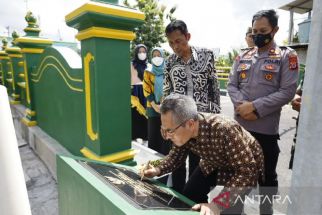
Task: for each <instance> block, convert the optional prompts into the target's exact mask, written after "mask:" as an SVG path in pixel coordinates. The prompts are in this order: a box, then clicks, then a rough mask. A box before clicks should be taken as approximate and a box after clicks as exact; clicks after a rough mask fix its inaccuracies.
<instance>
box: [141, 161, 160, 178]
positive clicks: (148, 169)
mask: <svg viewBox="0 0 322 215" xmlns="http://www.w3.org/2000/svg"><path fill="white" fill-rule="evenodd" d="M139 173H140V175H141V177H142V178H143V177H148V178H152V177H154V176H158V175H160V169H159V168H158V167H154V166H152V165H151V164H149V163H147V164H144V165H142V166H141V167H140V168H139Z"/></svg>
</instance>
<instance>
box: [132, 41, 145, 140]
mask: <svg viewBox="0 0 322 215" xmlns="http://www.w3.org/2000/svg"><path fill="white" fill-rule="evenodd" d="M146 68H147V47H146V46H145V45H143V44H139V45H137V46H136V47H135V50H134V59H133V60H132V62H131V89H132V93H131V106H132V109H131V112H132V140H135V139H138V138H140V139H142V140H146V139H147V116H146V110H145V107H146V99H145V97H144V94H143V87H142V83H143V75H144V71H145V69H146Z"/></svg>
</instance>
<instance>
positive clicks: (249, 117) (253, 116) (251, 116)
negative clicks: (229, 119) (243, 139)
mask: <svg viewBox="0 0 322 215" xmlns="http://www.w3.org/2000/svg"><path fill="white" fill-rule="evenodd" d="M241 117H242V118H243V119H244V120H248V121H254V120H257V119H258V117H257V116H256V114H255V113H254V112H251V113H250V114H246V115H244V116H241Z"/></svg>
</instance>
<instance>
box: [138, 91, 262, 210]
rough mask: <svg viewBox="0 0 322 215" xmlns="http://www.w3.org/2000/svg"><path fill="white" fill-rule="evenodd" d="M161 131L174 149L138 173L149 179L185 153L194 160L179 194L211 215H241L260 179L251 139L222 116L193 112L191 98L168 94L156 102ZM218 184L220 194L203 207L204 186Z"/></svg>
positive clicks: (257, 148) (256, 146) (256, 147)
mask: <svg viewBox="0 0 322 215" xmlns="http://www.w3.org/2000/svg"><path fill="white" fill-rule="evenodd" d="M160 112H161V122H162V126H161V131H162V135H163V137H164V138H165V139H170V140H171V141H172V142H173V144H174V146H173V148H172V149H171V151H170V153H169V154H168V155H167V156H166V157H165V159H163V160H162V161H161V163H160V164H159V165H156V166H155V167H153V166H149V167H148V169H146V170H144V171H143V172H142V173H141V174H143V175H144V176H146V177H153V176H159V175H163V174H166V173H168V172H171V171H173V170H175V169H176V168H178V167H179V166H180V165H181V164H182V163H184V162H185V159H186V157H187V155H188V153H189V151H191V152H193V153H194V154H196V155H198V156H200V158H201V160H200V163H199V166H198V167H197V168H196V169H195V170H194V172H193V173H192V175H191V177H190V178H189V180H188V182H187V184H186V185H185V187H184V190H183V194H184V195H185V196H187V197H188V198H190V199H191V200H193V201H195V202H196V203H201V204H198V205H195V206H194V207H193V209H196V210H201V211H202V214H204V213H205V214H208V213H207V211H208V212H209V213H210V212H212V213H214V214H220V213H234V214H235V213H239V214H240V213H241V212H242V210H243V201H240V200H242V199H243V198H244V197H245V195H246V194H247V193H248V192H249V191H250V189H251V187H255V186H256V185H257V181H258V180H262V178H263V177H262V173H263V166H264V157H263V153H262V149H261V147H260V145H259V144H258V142H257V141H256V139H255V138H254V137H253V136H252V135H251V134H250V133H249V132H247V131H246V130H245V129H243V128H242V127H241V126H240V125H239V124H238V123H237V122H236V121H234V120H230V119H228V118H226V117H224V116H222V115H218V114H212V113H198V112H197V106H196V104H195V102H194V101H193V99H192V98H191V97H188V96H185V95H179V94H173V95H169V96H168V97H166V98H165V100H164V101H163V102H162V105H161V108H160ZM216 185H224V189H223V190H222V192H221V193H220V194H219V195H218V196H217V197H216V198H214V200H213V201H211V202H210V203H207V200H208V197H207V194H208V193H209V192H210V188H211V187H213V186H216Z"/></svg>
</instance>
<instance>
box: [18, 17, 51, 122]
mask: <svg viewBox="0 0 322 215" xmlns="http://www.w3.org/2000/svg"><path fill="white" fill-rule="evenodd" d="M25 18H26V20H27V22H28V26H27V27H26V28H25V29H24V31H25V32H26V35H25V36H24V37H19V38H17V39H16V44H17V45H18V46H19V47H20V48H21V53H22V55H23V62H22V65H23V68H22V74H21V76H20V77H21V79H22V80H21V82H22V83H23V84H22V85H24V90H23V92H24V94H25V102H24V105H25V106H26V107H27V109H26V113H25V117H24V118H23V119H22V122H23V123H24V124H25V125H27V126H35V125H37V121H36V111H35V102H34V100H33V98H34V86H33V83H32V82H31V81H30V79H31V72H32V70H33V68H35V67H36V66H37V65H38V64H39V60H40V57H41V54H42V53H43V52H44V49H45V48H46V47H48V46H51V45H52V43H53V41H52V40H50V39H45V38H40V37H39V33H40V29H39V28H38V25H37V24H36V21H37V20H36V19H35V18H34V17H33V15H32V13H31V12H28V13H27V15H26V17H25Z"/></svg>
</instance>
